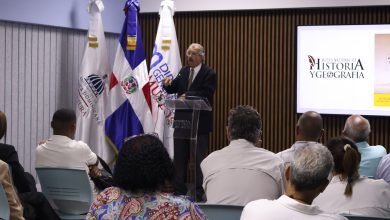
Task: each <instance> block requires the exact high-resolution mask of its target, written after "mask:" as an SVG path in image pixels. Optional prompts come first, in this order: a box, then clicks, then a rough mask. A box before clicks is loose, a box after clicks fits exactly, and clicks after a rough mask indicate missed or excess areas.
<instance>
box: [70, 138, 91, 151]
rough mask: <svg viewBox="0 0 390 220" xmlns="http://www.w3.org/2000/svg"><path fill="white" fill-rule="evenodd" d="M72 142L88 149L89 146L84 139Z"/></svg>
mask: <svg viewBox="0 0 390 220" xmlns="http://www.w3.org/2000/svg"><path fill="white" fill-rule="evenodd" d="M72 144H74V145H75V146H77V147H82V148H88V149H90V147H89V146H88V144H87V143H85V142H84V141H79V140H72Z"/></svg>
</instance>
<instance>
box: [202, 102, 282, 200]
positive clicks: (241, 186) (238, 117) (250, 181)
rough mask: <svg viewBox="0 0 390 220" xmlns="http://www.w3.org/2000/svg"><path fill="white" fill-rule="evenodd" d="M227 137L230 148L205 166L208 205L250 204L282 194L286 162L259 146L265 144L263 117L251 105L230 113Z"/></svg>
mask: <svg viewBox="0 0 390 220" xmlns="http://www.w3.org/2000/svg"><path fill="white" fill-rule="evenodd" d="M226 135H227V139H228V140H229V141H230V143H229V145H228V146H226V147H224V148H223V149H221V150H217V151H214V152H213V153H211V154H210V155H209V156H207V157H206V158H205V159H204V160H203V161H202V163H201V168H202V172H203V177H204V178H203V188H204V190H205V193H206V197H207V203H215V204H230V205H246V204H247V203H248V202H250V201H253V200H256V199H276V198H278V197H279V196H280V195H282V193H283V180H282V170H283V163H282V161H281V160H280V159H279V158H278V157H277V156H276V155H275V154H274V153H272V152H270V151H268V150H266V149H263V148H260V147H258V146H257V145H260V143H261V139H260V138H261V118H260V114H259V113H258V112H257V111H256V110H255V109H254V108H252V107H250V106H238V107H236V108H234V109H232V110H230V112H229V117H228V126H227V128H226Z"/></svg>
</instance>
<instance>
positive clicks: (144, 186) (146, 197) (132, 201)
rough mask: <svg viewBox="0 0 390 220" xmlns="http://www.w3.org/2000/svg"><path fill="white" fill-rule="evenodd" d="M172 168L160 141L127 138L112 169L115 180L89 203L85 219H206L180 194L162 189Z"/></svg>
mask: <svg viewBox="0 0 390 220" xmlns="http://www.w3.org/2000/svg"><path fill="white" fill-rule="evenodd" d="M174 173H175V168H174V166H173V162H172V161H171V159H170V158H169V155H168V152H167V151H166V149H165V147H164V145H163V143H162V142H161V141H160V140H159V139H158V138H157V137H155V136H153V135H140V136H136V137H132V138H130V139H129V140H127V141H126V142H125V144H124V146H123V148H122V150H121V152H120V153H119V157H118V160H117V163H116V165H115V169H114V183H115V185H116V187H110V188H107V189H105V190H104V191H103V192H101V193H100V194H99V195H98V196H97V197H96V199H95V201H94V202H93V203H92V205H91V207H90V210H89V212H88V214H87V219H194V220H195V219H206V217H205V215H204V214H203V212H202V211H201V210H200V208H199V207H198V206H197V205H196V204H194V203H192V202H191V201H189V200H188V199H186V198H185V197H183V196H175V195H173V194H172V193H165V192H162V191H163V188H164V187H165V185H166V184H167V183H172V181H173V179H174V176H175V175H174Z"/></svg>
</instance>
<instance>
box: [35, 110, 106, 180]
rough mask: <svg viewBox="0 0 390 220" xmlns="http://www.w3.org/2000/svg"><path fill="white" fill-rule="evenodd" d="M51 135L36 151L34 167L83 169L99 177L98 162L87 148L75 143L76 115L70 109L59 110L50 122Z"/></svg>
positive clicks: (82, 144) (80, 142) (79, 142)
mask: <svg viewBox="0 0 390 220" xmlns="http://www.w3.org/2000/svg"><path fill="white" fill-rule="evenodd" d="M51 127H52V128H53V135H52V136H51V137H50V138H49V139H48V140H47V141H45V142H44V143H42V144H39V145H38V147H37V149H36V162H35V167H61V168H72V169H84V170H86V172H87V173H89V175H90V176H91V177H97V176H99V175H100V172H99V169H98V168H97V165H98V163H99V160H98V158H97V156H96V154H95V153H93V152H92V151H91V149H90V148H89V146H88V145H87V144H86V143H84V142H82V141H76V140H73V139H74V135H75V132H76V113H75V112H74V111H73V110H71V109H60V110H58V111H56V112H55V113H54V115H53V119H52V122H51Z"/></svg>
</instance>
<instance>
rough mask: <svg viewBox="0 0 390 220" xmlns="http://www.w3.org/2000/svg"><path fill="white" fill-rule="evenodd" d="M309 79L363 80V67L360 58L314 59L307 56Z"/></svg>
mask: <svg viewBox="0 0 390 220" xmlns="http://www.w3.org/2000/svg"><path fill="white" fill-rule="evenodd" d="M307 57H308V60H309V72H310V76H311V78H325V79H331V78H334V79H364V78H365V76H364V66H363V62H362V60H361V59H360V58H349V57H341V58H338V57H335V58H314V57H313V56H312V55H308V56H307Z"/></svg>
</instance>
